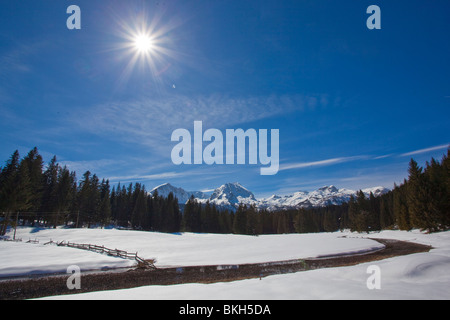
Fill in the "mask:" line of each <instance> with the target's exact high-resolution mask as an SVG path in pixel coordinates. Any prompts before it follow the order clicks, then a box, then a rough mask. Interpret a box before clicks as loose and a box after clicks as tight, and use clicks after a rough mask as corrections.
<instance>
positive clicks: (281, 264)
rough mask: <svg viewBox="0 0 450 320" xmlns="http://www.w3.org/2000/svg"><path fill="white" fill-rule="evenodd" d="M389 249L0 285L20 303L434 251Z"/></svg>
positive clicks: (406, 245) (411, 246)
mask: <svg viewBox="0 0 450 320" xmlns="http://www.w3.org/2000/svg"><path fill="white" fill-rule="evenodd" d="M373 240H375V241H378V242H380V243H382V244H384V245H385V248H384V249H382V250H378V251H374V252H371V253H366V254H359V255H349V256H333V257H324V258H320V259H305V260H290V261H275V262H268V263H257V264H241V265H227V266H192V267H180V268H160V269H156V270H149V269H141V268H135V269H128V270H122V271H117V270H116V271H103V272H95V273H82V275H81V289H80V290H69V289H68V288H67V285H66V281H67V279H68V277H69V275H68V274H65V275H53V276H48V275H47V276H40V277H36V278H29V279H24V278H21V279H9V280H2V281H1V282H0V299H2V300H18V299H31V298H39V297H46V296H54V295H64V294H74V293H83V292H92V291H101V290H117V289H126V288H134V287H140V286H149V285H173V284H182V283H214V282H224V281H235V280H242V279H250V278H260V277H266V276H269V275H274V274H283V273H292V272H299V271H306V270H313V269H319V268H333V267H342V266H350V265H356V264H360V263H365V262H370V261H376V260H382V259H386V258H391V257H396V256H401V255H407V254H413V253H419V252H428V251H429V250H430V249H431V247H430V246H425V245H422V244H417V243H413V242H406V241H399V240H389V239H373Z"/></svg>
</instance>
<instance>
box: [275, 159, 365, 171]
mask: <svg viewBox="0 0 450 320" xmlns="http://www.w3.org/2000/svg"><path fill="white" fill-rule="evenodd" d="M367 158H368V157H367V156H353V157H341V158H331V159H325V160H319V161H310V162H297V163H288V164H284V165H281V167H280V169H279V171H282V170H290V169H302V168H310V167H323V166H330V165H334V164H338V163H344V162H350V161H356V160H361V159H367Z"/></svg>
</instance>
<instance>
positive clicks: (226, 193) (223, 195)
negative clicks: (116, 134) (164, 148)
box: [150, 182, 389, 210]
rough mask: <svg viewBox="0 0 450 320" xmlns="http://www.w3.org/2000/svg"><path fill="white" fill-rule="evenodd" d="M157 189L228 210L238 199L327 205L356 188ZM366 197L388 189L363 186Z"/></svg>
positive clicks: (281, 205) (264, 204)
mask: <svg viewBox="0 0 450 320" xmlns="http://www.w3.org/2000/svg"><path fill="white" fill-rule="evenodd" d="M155 190H158V194H160V195H163V196H165V197H167V196H168V195H169V193H170V192H172V193H173V194H174V196H175V197H176V198H177V199H178V202H179V203H180V204H185V203H186V202H187V200H189V198H190V197H191V196H192V195H194V197H195V198H196V199H197V201H198V202H201V203H206V201H209V202H210V203H212V204H215V205H216V206H219V207H221V208H226V209H228V210H236V208H237V207H238V206H239V203H243V204H246V205H255V206H256V207H257V208H261V209H267V210H282V209H288V208H297V207H321V206H326V205H339V204H342V203H344V202H348V201H349V200H350V196H351V195H356V193H357V192H356V191H354V190H349V189H338V188H336V187H335V186H325V187H322V188H319V189H317V190H315V191H311V192H308V191H298V192H295V193H294V194H291V195H285V196H278V195H273V196H271V197H269V198H263V199H256V198H255V196H254V194H253V193H252V192H251V191H249V190H248V189H246V188H245V187H243V186H242V185H241V184H240V183H238V182H234V183H226V184H224V185H222V186H220V187H219V188H217V189H215V190H214V192H213V193H212V194H211V196H208V195H207V194H205V193H203V192H200V191H185V190H184V189H183V188H177V187H174V186H172V185H171V184H169V183H165V184H163V185H160V186H158V187H156V188H154V189H153V190H152V191H151V192H150V193H153V192H154V191H155ZM362 191H363V192H364V194H365V195H366V196H367V197H368V196H369V195H370V193H371V192H372V193H373V194H374V196H380V195H382V194H384V193H386V192H388V191H389V190H388V189H386V188H384V187H373V188H367V189H363V190H362Z"/></svg>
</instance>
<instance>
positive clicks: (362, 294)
mask: <svg viewBox="0 0 450 320" xmlns="http://www.w3.org/2000/svg"><path fill="white" fill-rule="evenodd" d="M321 235H322V236H324V237H328V236H330V235H329V234H317V236H318V237H320V236H321ZM343 235H346V236H348V237H352V238H347V239H352V241H354V240H355V239H361V238H367V237H369V236H370V237H373V238H386V239H398V240H405V241H415V242H417V243H422V244H427V245H432V246H433V248H434V249H432V250H431V251H430V252H428V253H418V254H411V255H406V256H399V257H393V258H389V259H385V260H381V261H374V262H369V263H364V264H359V265H356V266H351V267H339V268H326V269H318V270H311V271H304V272H297V273H292V274H282V275H274V276H269V277H265V278H262V279H261V280H259V279H249V280H240V281H234V282H221V283H213V284H198V283H197V284H195V283H194V284H181V285H172V286H143V287H139V288H133V289H124V290H116V291H102V292H91V293H84V294H78V295H67V296H57V297H48V298H46V299H120V300H126V299H131V300H143V299H145V300H147V299H148V300H150V299H155V300H171V299H176V300H186V299H189V300H211V299H213V300H249V299H251V300H277V299H281V300H299V299H305V300H306V299H337V300H342V299H354V300H369V299H370V300H396V299H401V300H403V299H408V300H412V299H421V300H422V299H426V300H448V299H450V273H449V271H450V232H441V233H436V234H424V233H421V232H419V231H416V230H414V231H411V232H405V231H383V232H380V233H376V234H370V235H359V234H353V233H349V232H344V233H341V232H337V233H335V234H334V236H335V237H336V239H338V238H339V237H340V236H343ZM318 239H319V238H318ZM339 239H340V238H339ZM371 265H376V266H378V267H379V268H380V271H381V288H380V289H379V290H377V289H373V290H370V289H368V287H367V285H366V283H367V279H368V277H369V276H370V274H368V273H367V270H368V267H369V266H371Z"/></svg>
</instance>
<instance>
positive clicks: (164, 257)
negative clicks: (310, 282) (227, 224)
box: [0, 228, 383, 277]
mask: <svg viewBox="0 0 450 320" xmlns="http://www.w3.org/2000/svg"><path fill="white" fill-rule="evenodd" d="M16 237H18V238H22V239H24V240H25V241H26V240H28V239H29V238H31V239H33V240H34V239H36V240H38V241H39V244H32V243H11V242H4V241H1V242H0V250H1V252H2V257H4V258H3V259H2V260H1V261H0V277H2V276H3V277H4V276H9V275H13V274H15V275H20V274H27V273H31V272H32V273H38V272H41V273H42V272H61V270H62V271H63V272H64V271H65V270H66V268H67V267H68V266H69V265H72V264H76V265H78V266H79V267H80V268H81V270H91V269H102V268H104V267H105V266H107V267H127V266H131V265H132V264H133V261H132V260H125V259H121V258H114V257H108V256H106V255H102V254H98V253H93V252H90V251H84V250H81V249H75V248H67V247H58V246H54V245H44V243H46V242H48V241H50V240H53V241H56V242H60V241H66V242H67V241H69V242H72V243H89V244H95V245H99V246H102V245H103V246H105V247H107V248H110V249H115V248H117V249H120V250H125V251H128V252H138V255H139V257H141V258H144V259H156V263H155V266H156V267H169V266H177V267H178V266H195V265H232V264H244V263H259V262H270V261H284V260H292V259H299V258H309V257H319V256H323V255H334V254H341V253H360V252H364V251H370V250H376V249H380V248H382V247H383V245H381V244H380V243H378V242H376V241H373V240H368V239H357V238H355V239H345V238H341V237H339V235H338V234H336V233H324V234H304V235H301V234H285V235H261V236H258V237H256V236H245V235H233V234H196V233H183V234H167V233H158V232H144V231H131V230H117V229H110V230H106V229H37V230H34V229H32V228H21V229H18V230H17V235H16Z"/></svg>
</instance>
